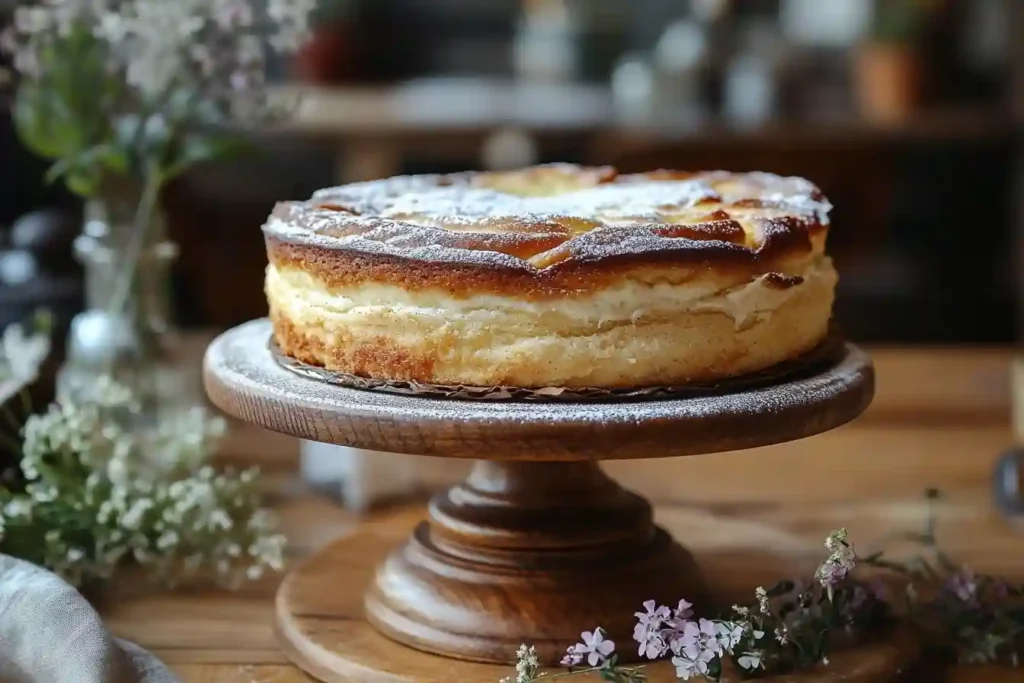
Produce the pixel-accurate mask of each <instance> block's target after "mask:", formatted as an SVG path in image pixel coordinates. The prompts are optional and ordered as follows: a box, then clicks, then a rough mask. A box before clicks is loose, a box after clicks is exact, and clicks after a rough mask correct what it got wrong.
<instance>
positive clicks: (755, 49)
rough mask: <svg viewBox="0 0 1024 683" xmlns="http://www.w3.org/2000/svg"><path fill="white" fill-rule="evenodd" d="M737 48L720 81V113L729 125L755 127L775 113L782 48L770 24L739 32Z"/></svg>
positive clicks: (781, 75) (782, 65) (780, 82)
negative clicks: (721, 82) (721, 87)
mask: <svg viewBox="0 0 1024 683" xmlns="http://www.w3.org/2000/svg"><path fill="white" fill-rule="evenodd" d="M738 42H739V49H738V50H737V52H736V54H735V55H734V56H733V57H732V58H731V59H730V60H729V61H728V63H727V65H726V68H725V74H724V79H723V89H722V90H723V93H722V94H723V96H722V114H723V117H724V118H725V119H726V120H727V121H728V122H729V123H730V124H731V125H733V126H736V127H738V128H755V127H758V126H761V125H764V124H765V123H768V122H769V121H771V120H772V119H773V118H775V117H776V115H777V114H778V112H779V106H780V100H781V97H780V92H781V90H782V87H783V82H784V79H785V68H786V63H785V47H784V43H783V41H782V38H781V36H780V35H779V34H778V32H777V30H776V29H775V27H774V25H773V24H771V23H767V22H755V23H751V24H748V25H746V26H745V27H744V28H743V29H742V30H741V32H740V39H739V41H738Z"/></svg>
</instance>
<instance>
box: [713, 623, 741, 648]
mask: <svg viewBox="0 0 1024 683" xmlns="http://www.w3.org/2000/svg"><path fill="white" fill-rule="evenodd" d="M715 631H716V636H715V637H716V638H717V640H718V645H719V647H721V648H722V649H723V650H725V651H726V652H732V651H733V650H734V649H735V648H736V646H737V645H739V644H740V640H741V639H742V638H743V626H741V625H740V624H737V623H736V622H734V621H733V622H730V621H723V622H719V623H718V624H716V625H715Z"/></svg>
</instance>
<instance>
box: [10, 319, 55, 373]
mask: <svg viewBox="0 0 1024 683" xmlns="http://www.w3.org/2000/svg"><path fill="white" fill-rule="evenodd" d="M49 355H50V338H49V337H48V336H47V335H45V334H33V335H31V336H29V335H27V334H26V333H25V328H23V327H22V326H21V325H18V324H16V323H15V324H13V325H8V326H7V329H5V330H4V333H3V336H2V337H0V379H2V378H3V376H4V375H9V376H10V377H13V378H14V379H15V380H17V381H19V382H29V381H32V380H34V379H35V378H36V375H38V373H39V368H40V367H41V366H42V364H43V361H45V360H46V357H47V356H49Z"/></svg>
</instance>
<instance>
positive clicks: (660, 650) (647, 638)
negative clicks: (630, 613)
mask: <svg viewBox="0 0 1024 683" xmlns="http://www.w3.org/2000/svg"><path fill="white" fill-rule="evenodd" d="M683 602H685V601H680V603H679V604H680V606H681V605H682V604H683ZM686 604H689V603H686ZM644 609H645V610H646V612H634V616H636V621H637V624H636V627H634V629H633V640H635V641H636V642H637V643H639V644H640V649H639V654H640V656H641V657H647V658H648V659H657V658H658V657H661V656H662V655H663V654H665V650H666V649H668V644H667V643H666V642H665V638H664V636H663V634H662V630H663V627H664V626H665V623H666V622H667V621H668V620H669V619H671V618H672V613H671V612H669V609H668V607H664V606H662V607H659V606H657V603H655V602H654V600H648V601H647V602H645V603H644Z"/></svg>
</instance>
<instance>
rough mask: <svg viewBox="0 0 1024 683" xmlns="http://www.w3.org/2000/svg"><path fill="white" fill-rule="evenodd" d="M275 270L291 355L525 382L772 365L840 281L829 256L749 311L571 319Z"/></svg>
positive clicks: (720, 372) (810, 329)
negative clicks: (344, 302)
mask: <svg viewBox="0 0 1024 683" xmlns="http://www.w3.org/2000/svg"><path fill="white" fill-rule="evenodd" d="M277 275H278V274H274V273H268V285H267V295H268V301H269V302H270V316H271V320H272V322H273V328H274V337H275V340H276V342H277V344H278V346H279V347H280V349H281V351H282V352H284V353H285V354H286V355H288V356H291V357H293V358H296V359H298V360H300V361H303V362H305V363H309V364H312V365H317V366H321V367H324V368H326V369H328V370H331V371H335V372H343V373H348V374H353V375H358V376H361V377H372V378H375V379H381V380H396V381H418V382H424V383H432V384H444V385H458V384H461V385H467V386H480V387H490V386H499V385H503V386H513V387H524V388H540V387H570V388H583V387H594V388H633V387H644V386H670V385H685V384H692V383H704V382H709V381H714V380H718V379H724V378H728V377H735V376H738V375H743V374H747V373H752V372H757V371H759V370H764V369H766V368H769V367H771V366H773V365H776V364H778V363H782V362H784V361H787V360H792V359H794V358H797V357H799V356H800V355H803V354H804V353H807V352H808V351H810V350H812V349H813V348H814V347H816V346H817V345H818V344H819V343H820V342H821V341H822V340H823V339H824V338H825V337H826V336H827V334H828V331H829V320H830V317H831V309H832V301H833V291H834V287H835V282H836V277H835V271H834V270H833V269H832V267H831V263H828V262H826V263H825V265H824V266H823V267H821V268H818V270H817V271H816V272H815V274H814V276H813V277H808V278H806V279H804V281H803V282H802V283H801V284H799V285H798V286H794V287H792V289H791V291H788V292H786V293H785V295H784V296H783V295H778V296H776V298H775V300H773V301H772V302H771V307H770V309H766V310H762V311H756V312H754V313H752V314H750V315H745V316H743V318H742V320H741V319H739V318H737V316H736V314H735V312H734V311H730V310H729V309H728V308H726V307H715V306H708V305H700V306H693V307H692V310H685V309H684V310H679V311H675V312H673V313H672V314H671V315H668V316H666V315H659V316H655V317H651V318H647V317H644V315H638V316H637V317H636V318H635V319H630V320H622V321H618V322H613V323H608V322H607V321H603V322H597V323H594V322H590V323H589V324H583V323H582V322H580V321H575V322H574V323H573V324H566V320H565V319H564V316H563V315H560V316H556V317H555V318H553V319H545V316H543V315H541V316H538V315H537V314H536V313H529V312H525V311H522V310H517V309H516V307H515V306H509V307H507V308H503V307H490V308H489V309H488V310H487V311H486V318H481V317H480V316H474V315H460V314H458V313H457V312H451V311H449V312H447V314H446V311H444V309H438V310H434V309H410V310H408V311H407V310H405V309H404V308H403V307H402V306H398V305H393V306H388V307H386V308H385V309H383V310H376V311H372V310H371V309H372V307H365V306H363V307H360V306H354V307H350V308H348V309H345V310H336V309H332V308H331V307H330V306H326V305H322V304H321V305H317V304H316V303H315V301H320V302H323V301H325V299H324V297H323V296H322V295H321V296H320V297H319V298H315V297H314V298H313V299H309V300H307V299H306V298H305V297H303V296H302V293H301V292H300V291H299V290H298V289H296V288H295V287H290V288H289V286H287V285H285V284H283V283H282V279H281V278H280V277H277ZM311 301H312V302H314V303H310V302H311ZM424 310H432V311H433V313H430V314H429V315H428V314H426V313H424ZM541 322H544V323H545V324H543V325H542V324H540V323H541Z"/></svg>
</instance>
